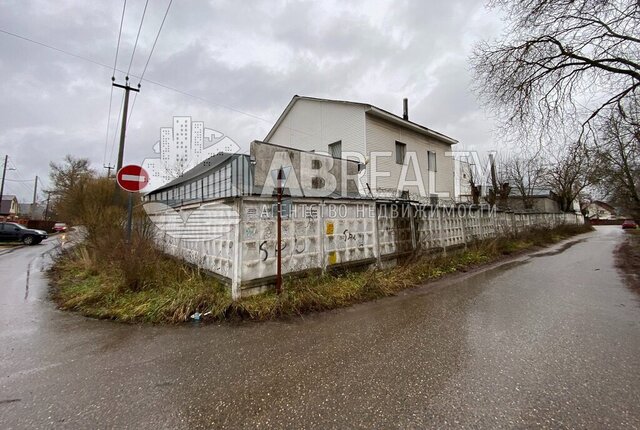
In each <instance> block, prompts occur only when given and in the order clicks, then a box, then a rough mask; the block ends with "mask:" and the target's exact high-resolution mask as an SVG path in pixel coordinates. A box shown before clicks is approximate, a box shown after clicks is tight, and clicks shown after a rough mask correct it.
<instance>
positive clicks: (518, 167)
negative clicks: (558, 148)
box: [504, 150, 545, 209]
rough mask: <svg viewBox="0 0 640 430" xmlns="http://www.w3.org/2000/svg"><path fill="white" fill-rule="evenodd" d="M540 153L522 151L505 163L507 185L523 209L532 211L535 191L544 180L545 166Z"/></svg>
mask: <svg viewBox="0 0 640 430" xmlns="http://www.w3.org/2000/svg"><path fill="white" fill-rule="evenodd" d="M544 164H545V163H544V158H543V155H542V151H541V150H538V151H536V152H534V153H530V152H528V151H523V152H522V153H520V154H518V155H514V156H512V157H510V158H509V159H508V160H506V161H505V164H504V169H505V173H506V176H507V177H508V178H509V183H510V184H511V185H512V187H513V188H514V189H515V191H516V193H517V195H518V196H519V197H520V198H521V199H522V204H523V206H524V208H525V209H533V206H534V195H535V191H536V189H538V188H540V186H541V185H542V181H543V178H544V172H545V166H544Z"/></svg>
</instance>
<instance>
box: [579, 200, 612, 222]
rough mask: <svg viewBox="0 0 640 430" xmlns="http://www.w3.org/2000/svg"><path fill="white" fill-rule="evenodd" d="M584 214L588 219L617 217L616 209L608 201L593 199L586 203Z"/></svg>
mask: <svg viewBox="0 0 640 430" xmlns="http://www.w3.org/2000/svg"><path fill="white" fill-rule="evenodd" d="M585 216H586V217H587V218H589V219H603V220H614V219H616V218H617V214H616V210H615V208H614V207H613V206H611V205H610V204H608V203H605V202H601V201H598V200H596V201H593V202H591V203H589V204H588V205H587V208H586V214H585Z"/></svg>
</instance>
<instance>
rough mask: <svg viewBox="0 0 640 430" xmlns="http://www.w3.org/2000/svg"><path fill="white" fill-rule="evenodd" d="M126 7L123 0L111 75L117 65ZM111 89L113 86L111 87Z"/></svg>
mask: <svg viewBox="0 0 640 430" xmlns="http://www.w3.org/2000/svg"><path fill="white" fill-rule="evenodd" d="M126 9H127V0H124V5H123V6H122V17H121V18H120V30H119V31H118V43H117V44H116V58H115V60H113V76H114V77H115V75H116V66H117V65H118V52H119V51H120V37H121V36H122V23H124V11H125V10H126ZM111 89H112V91H113V87H112V88H111Z"/></svg>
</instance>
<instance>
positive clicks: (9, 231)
mask: <svg viewBox="0 0 640 430" xmlns="http://www.w3.org/2000/svg"><path fill="white" fill-rule="evenodd" d="M47 237H48V234H47V232H46V231H43V230H33V229H30V228H26V227H25V226H23V225H20V224H17V223H15V222H0V241H2V242H22V243H24V244H25V245H36V244H38V243H40V242H42V241H43V240H45V239H46V238H47Z"/></svg>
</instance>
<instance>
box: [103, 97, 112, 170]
mask: <svg viewBox="0 0 640 430" xmlns="http://www.w3.org/2000/svg"><path fill="white" fill-rule="evenodd" d="M112 102H113V85H112V86H111V94H110V95H109V113H108V114H107V133H106V136H105V138H104V155H103V156H102V164H104V163H105V162H106V160H107V148H108V147H109V126H110V125H111V104H112Z"/></svg>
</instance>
